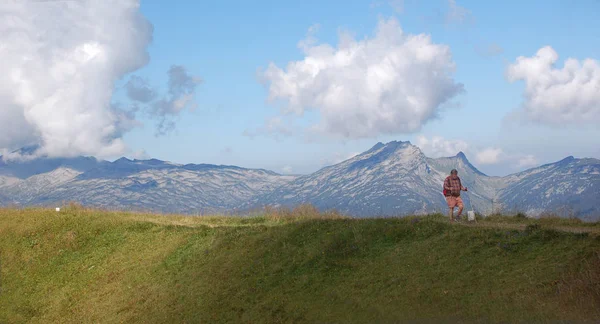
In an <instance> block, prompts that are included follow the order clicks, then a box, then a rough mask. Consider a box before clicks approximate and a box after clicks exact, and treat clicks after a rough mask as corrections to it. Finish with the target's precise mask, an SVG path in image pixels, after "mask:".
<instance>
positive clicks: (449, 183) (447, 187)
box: [444, 169, 467, 222]
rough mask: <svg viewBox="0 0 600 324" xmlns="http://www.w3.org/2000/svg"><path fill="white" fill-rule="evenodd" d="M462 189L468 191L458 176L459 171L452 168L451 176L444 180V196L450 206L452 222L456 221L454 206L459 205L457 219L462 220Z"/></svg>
mask: <svg viewBox="0 0 600 324" xmlns="http://www.w3.org/2000/svg"><path fill="white" fill-rule="evenodd" d="M461 191H467V187H463V186H462V183H461V182H460V178H459V177H458V171H456V169H452V171H450V176H448V177H447V178H446V180H444V196H445V197H446V202H447V203H448V208H450V212H449V214H448V215H449V216H450V222H454V207H458V215H456V220H457V221H460V215H461V214H462V211H463V207H464V205H463V201H462V199H461V198H460V192H461Z"/></svg>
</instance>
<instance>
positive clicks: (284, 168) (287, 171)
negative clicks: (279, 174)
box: [281, 165, 294, 174]
mask: <svg viewBox="0 0 600 324" xmlns="http://www.w3.org/2000/svg"><path fill="white" fill-rule="evenodd" d="M281 171H283V173H287V174H290V173H292V171H294V169H293V168H292V167H291V166H289V165H286V166H284V167H283V168H281Z"/></svg>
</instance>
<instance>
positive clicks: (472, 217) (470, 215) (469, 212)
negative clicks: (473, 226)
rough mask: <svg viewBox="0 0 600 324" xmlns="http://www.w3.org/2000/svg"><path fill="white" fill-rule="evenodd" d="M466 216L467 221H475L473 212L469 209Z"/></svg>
mask: <svg viewBox="0 0 600 324" xmlns="http://www.w3.org/2000/svg"><path fill="white" fill-rule="evenodd" d="M467 218H468V220H469V222H472V221H475V212H474V211H472V210H470V211H468V212H467Z"/></svg>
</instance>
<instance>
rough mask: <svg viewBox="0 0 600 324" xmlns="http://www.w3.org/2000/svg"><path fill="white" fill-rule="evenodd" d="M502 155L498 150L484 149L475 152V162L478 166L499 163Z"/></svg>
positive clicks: (500, 150)
mask: <svg viewBox="0 0 600 324" xmlns="http://www.w3.org/2000/svg"><path fill="white" fill-rule="evenodd" d="M502 154H503V151H502V149H500V148H486V149H484V150H481V151H479V152H477V154H476V155H475V160H476V161H477V163H479V164H496V163H498V162H500V158H501V156H502Z"/></svg>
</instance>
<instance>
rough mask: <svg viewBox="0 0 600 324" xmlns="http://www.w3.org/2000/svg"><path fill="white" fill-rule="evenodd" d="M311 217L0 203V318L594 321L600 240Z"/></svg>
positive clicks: (437, 222)
mask: <svg viewBox="0 0 600 324" xmlns="http://www.w3.org/2000/svg"><path fill="white" fill-rule="evenodd" d="M311 218H313V217H312V216H309V217H305V218H304V219H302V217H300V219H299V218H289V219H288V218H280V217H274V216H273V215H271V216H268V217H254V218H193V217H177V216H168V217H167V216H157V215H144V214H128V213H103V212H94V211H86V210H82V209H71V210H67V211H65V212H61V213H59V214H57V213H56V212H52V211H49V210H33V209H32V210H0V248H1V251H0V253H1V254H0V256H1V258H2V259H1V262H2V264H1V266H2V269H1V274H2V278H1V285H2V286H1V289H2V291H1V294H0V322H1V323H4V322H9V323H13V322H23V321H33V322H49V321H50V322H59V321H60V322H73V323H75V322H89V321H93V322H98V321H101V322H145V323H161V322H232V321H234V322H252V323H257V322H340V323H351V322H360V323H365V322H374V321H375V322H394V321H398V320H415V319H421V320H432V321H435V320H440V319H446V320H463V321H464V320H466V321H486V322H487V321H494V322H498V321H504V322H505V321H518V320H537V321H546V320H560V319H562V320H580V321H585V320H590V321H591V320H594V319H599V318H600V254H599V253H600V238H599V236H598V235H594V234H574V233H563V232H557V231H553V230H545V229H544V226H542V229H541V230H540V229H534V230H532V231H527V232H523V231H516V230H507V229H494V228H485V227H466V226H460V225H458V226H451V225H449V224H447V223H446V222H445V220H444V219H442V218H439V217H435V216H432V217H426V218H420V219H418V220H415V218H406V219H360V220H358V219H311ZM512 221H513V222H517V221H519V220H512ZM527 222H531V221H530V220H527ZM480 224H482V225H485V222H480ZM490 225H491V224H490ZM561 225H562V226H569V224H568V223H565V224H561ZM588 226H591V225H588ZM530 228H531V227H530Z"/></svg>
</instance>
